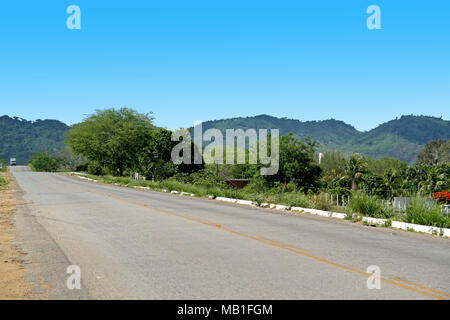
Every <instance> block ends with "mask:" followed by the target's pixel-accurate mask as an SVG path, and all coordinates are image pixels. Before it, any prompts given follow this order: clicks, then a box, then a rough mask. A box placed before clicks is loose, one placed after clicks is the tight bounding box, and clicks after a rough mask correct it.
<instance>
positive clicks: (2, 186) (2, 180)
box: [0, 174, 9, 191]
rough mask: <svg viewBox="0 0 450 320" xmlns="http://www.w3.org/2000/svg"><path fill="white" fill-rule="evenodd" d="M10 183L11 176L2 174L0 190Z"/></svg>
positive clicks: (0, 175)
mask: <svg viewBox="0 0 450 320" xmlns="http://www.w3.org/2000/svg"><path fill="white" fill-rule="evenodd" d="M8 184H9V178H8V177H7V176H6V175H5V174H0V191H1V190H3V189H5V188H6V186H7V185H8Z"/></svg>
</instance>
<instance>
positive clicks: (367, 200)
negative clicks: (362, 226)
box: [348, 191, 394, 218]
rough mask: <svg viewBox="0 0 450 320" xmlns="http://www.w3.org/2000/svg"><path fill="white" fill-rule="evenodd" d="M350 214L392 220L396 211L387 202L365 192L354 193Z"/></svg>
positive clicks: (349, 205) (349, 207) (350, 204)
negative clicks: (354, 213)
mask: <svg viewBox="0 0 450 320" xmlns="http://www.w3.org/2000/svg"><path fill="white" fill-rule="evenodd" d="M348 210H349V212H348V213H353V212H356V213H360V214H362V215H365V216H368V217H373V218H391V217H392V216H393V215H394V210H393V208H392V207H391V206H389V205H388V204H387V203H386V202H385V201H383V200H381V199H379V198H377V197H376V196H371V195H368V194H367V193H365V192H363V191H357V192H354V193H353V194H352V196H351V199H350V203H349V204H348Z"/></svg>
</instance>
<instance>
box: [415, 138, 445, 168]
mask: <svg viewBox="0 0 450 320" xmlns="http://www.w3.org/2000/svg"><path fill="white" fill-rule="evenodd" d="M417 160H418V161H419V162H421V163H424V164H428V165H436V164H439V163H445V162H450V140H447V141H445V140H442V139H439V140H434V141H430V142H429V143H427V144H426V145H425V148H424V149H423V150H422V151H420V152H419V155H418V156H417Z"/></svg>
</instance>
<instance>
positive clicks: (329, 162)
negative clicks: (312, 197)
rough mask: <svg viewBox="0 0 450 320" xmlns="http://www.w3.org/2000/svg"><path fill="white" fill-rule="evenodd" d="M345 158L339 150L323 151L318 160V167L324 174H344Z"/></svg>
mask: <svg viewBox="0 0 450 320" xmlns="http://www.w3.org/2000/svg"><path fill="white" fill-rule="evenodd" d="M346 165H347V159H346V158H345V156H344V155H343V154H342V153H341V152H339V151H331V152H325V153H324V155H323V157H322V160H321V162H320V167H321V168H322V171H323V173H324V174H325V175H329V174H330V173H334V174H338V175H339V174H341V175H343V174H345V169H346Z"/></svg>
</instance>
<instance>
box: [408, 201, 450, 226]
mask: <svg viewBox="0 0 450 320" xmlns="http://www.w3.org/2000/svg"><path fill="white" fill-rule="evenodd" d="M404 220H405V222H409V223H416V224H422V225H426V226H433V227H440V228H447V227H450V219H449V218H448V217H445V216H444V214H443V213H442V208H441V207H440V206H439V205H438V204H436V203H430V202H428V201H427V200H426V199H425V198H420V197H413V198H411V199H410V201H409V203H408V205H407V206H406V214H405V216H404Z"/></svg>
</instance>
